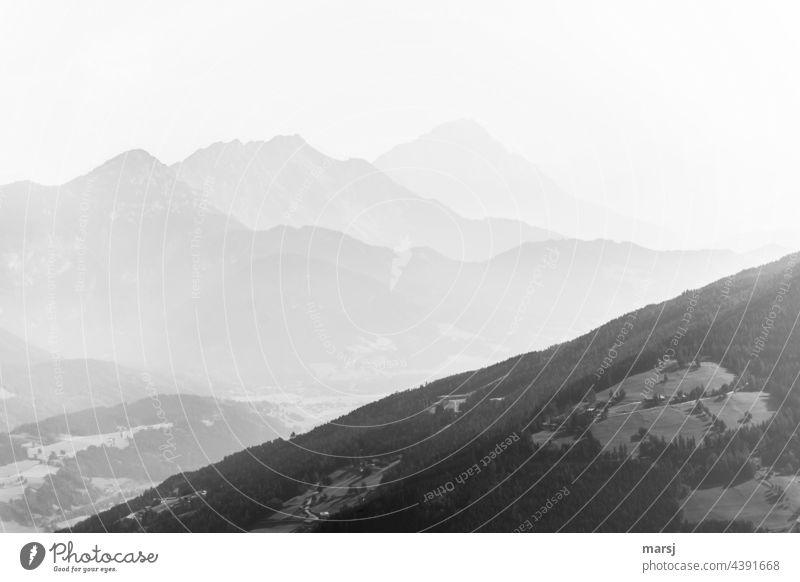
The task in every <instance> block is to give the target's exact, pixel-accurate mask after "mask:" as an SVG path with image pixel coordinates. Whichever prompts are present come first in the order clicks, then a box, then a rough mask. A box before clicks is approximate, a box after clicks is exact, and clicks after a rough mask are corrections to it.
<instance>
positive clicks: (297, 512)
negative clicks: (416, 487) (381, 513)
mask: <svg viewBox="0 0 800 582" xmlns="http://www.w3.org/2000/svg"><path fill="white" fill-rule="evenodd" d="M399 462H400V461H399V460H396V461H393V462H392V463H389V464H388V465H386V466H383V467H379V466H376V465H370V467H371V468H372V469H373V470H372V471H371V472H370V473H369V474H367V475H363V474H362V473H361V472H359V471H357V470H354V469H352V468H348V469H337V470H336V471H333V472H332V473H331V474H330V475H328V478H329V479H330V481H331V482H330V485H327V486H322V485H319V486H316V487H309V488H308V489H307V490H306V491H305V492H303V493H301V494H300V495H296V496H295V497H292V498H291V499H288V500H287V501H285V502H283V504H282V506H281V507H280V508H277V511H276V512H275V513H273V514H272V515H270V516H269V517H268V518H266V519H264V520H263V521H261V522H259V523H258V524H257V525H256V526H255V527H254V528H253V530H252V531H253V532H258V533H287V532H293V531H297V530H300V529H302V528H303V527H304V526H306V525H309V524H312V523H313V522H314V521H317V520H319V519H321V518H322V519H324V518H325V517H327V516H328V515H333V514H334V513H335V512H337V511H340V510H342V509H344V508H345V507H347V506H350V505H355V504H357V503H359V502H360V501H362V500H363V499H364V496H365V495H366V494H367V492H368V491H369V490H371V489H373V488H375V487H377V486H378V485H379V484H380V483H381V481H382V480H383V476H384V474H385V473H386V471H388V470H389V469H391V468H392V467H394V466H395V465H397V463H399Z"/></svg>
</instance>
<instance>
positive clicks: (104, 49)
mask: <svg viewBox="0 0 800 582" xmlns="http://www.w3.org/2000/svg"><path fill="white" fill-rule="evenodd" d="M14 4H16V5H14ZM791 7H792V4H791V3H787V4H783V5H782V4H773V3H764V2H757V3H756V2H752V3H749V4H747V5H745V4H740V3H735V2H718V3H712V2H703V3H698V2H685V3H683V2H659V3H651V2H643V1H641V0H636V1H632V2H626V3H620V2H594V3H589V2H537V3H522V2H516V3H513V4H512V3H509V4H503V3H497V2H492V3H487V2H474V3H468V2H463V1H457V2H438V3H436V2H431V1H430V0H426V1H422V2H416V1H409V0H403V1H401V2H392V3H387V2H375V1H364V2H272V3H270V4H269V5H268V6H267V7H262V6H260V3H252V4H250V3H237V2H230V1H225V2H215V3H203V2H186V3H177V2H171V3H165V2H153V3H149V2H144V1H142V0H137V1H136V2H113V3H111V2H96V3H95V2H76V1H70V2H31V1H24V2H18V3H11V2H4V3H3V4H2V7H0V79H2V91H0V112H2V113H0V116H1V117H0V127H1V128H2V129H1V130H0V160H2V164H0V182H8V181H12V180H16V179H22V178H33V179H35V180H37V181H41V182H44V183H57V182H59V181H63V180H65V179H67V178H70V177H73V176H75V175H77V174H80V173H83V172H86V171H88V170H89V169H91V168H92V167H94V166H96V165H98V164H99V163H101V162H103V161H104V160H106V159H108V158H110V157H112V156H114V155H116V154H117V153H119V152H121V151H123V150H126V149H131V148H135V147H141V148H144V149H147V150H148V151H150V152H151V153H153V154H154V155H156V156H157V157H159V158H160V159H162V160H164V161H166V162H174V161H176V160H178V159H180V158H181V157H183V156H185V155H186V154H188V153H190V152H191V151H193V150H194V149H196V148H198V147H200V146H204V145H207V144H208V143H211V142H213V141H218V140H228V139H233V138H240V139H243V140H248V139H265V138H269V137H271V136H273V135H275V134H279V133H300V134H302V135H303V136H304V137H305V138H306V139H307V140H308V141H309V142H311V143H312V145H315V146H317V147H319V148H320V149H323V150H324V151H326V152H328V153H330V154H334V155H339V156H343V157H350V156H359V157H366V158H368V159H372V158H374V157H375V156H377V155H378V154H380V153H382V152H383V151H384V150H385V149H387V148H388V147H390V146H391V145H393V144H394V143H396V142H398V141H404V140H408V139H411V138H413V137H415V136H417V135H418V134H421V133H423V132H425V131H426V130H428V129H429V128H430V127H432V126H433V125H436V124H437V123H440V122H443V121H447V120H450V119H454V118H462V117H468V118H473V119H475V120H477V121H478V122H480V123H482V124H483V125H484V126H485V127H486V128H487V129H488V130H489V131H490V132H491V133H492V134H493V135H495V136H496V137H497V138H498V139H500V140H501V141H502V142H504V143H505V144H506V145H508V146H509V147H510V148H511V149H513V150H515V151H517V152H519V153H522V154H523V155H525V156H526V157H528V158H529V159H531V160H532V161H534V162H536V163H538V164H539V165H540V166H541V167H542V168H543V169H544V170H545V171H547V172H548V173H549V174H550V175H551V176H552V177H553V178H554V179H556V180H557V181H558V182H560V183H561V184H562V185H563V186H564V187H565V188H566V189H567V190H570V191H571V192H573V193H574V194H575V195H577V196H579V197H584V198H592V199H595V200H598V201H605V203H606V204H607V205H608V206H610V207H612V208H614V209H616V210H617V211H620V212H624V213H627V214H629V215H632V216H637V217H640V218H647V219H648V220H651V221H654V220H655V221H658V220H661V219H663V220H667V221H671V222H673V223H675V224H676V225H678V226H679V230H682V231H683V232H685V237H686V238H685V240H682V241H680V244H678V242H677V241H676V244H675V245H674V246H675V247H685V246H703V245H709V244H713V243H715V242H718V241H720V240H727V239H730V240H733V241H734V242H736V241H740V240H744V238H746V237H742V236H741V234H740V233H741V232H742V231H746V230H749V231H759V230H768V229H772V228H774V227H787V228H788V227H791V225H792V223H793V222H794V221H796V218H795V216H794V215H793V212H791V210H793V208H795V207H796V206H797V203H796V202H795V200H796V198H797V195H798V184H799V183H800V171H799V169H800V163H798V162H800V148H799V147H798V140H800V99H799V98H800V75H798V74H797V58H798V55H800V35H798V34H797V25H798V16H800V14H798V13H797V12H796V11H792V9H791ZM727 233H730V235H728V234H727ZM787 236H788V237H789V239H791V241H789V239H786V240H782V239H776V240H779V241H780V242H783V243H784V244H786V242H787V241H789V242H792V243H795V242H796V243H798V247H800V236H798V237H797V238H792V237H795V235H794V234H793V232H792V233H791V234H790V235H787ZM747 240H750V239H747ZM769 242H771V240H770V239H769V238H765V239H763V243H765V244H766V243H769ZM731 244H733V243H731Z"/></svg>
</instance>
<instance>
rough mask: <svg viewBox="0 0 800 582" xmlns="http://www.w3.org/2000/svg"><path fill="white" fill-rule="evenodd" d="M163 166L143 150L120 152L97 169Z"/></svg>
mask: <svg viewBox="0 0 800 582" xmlns="http://www.w3.org/2000/svg"><path fill="white" fill-rule="evenodd" d="M148 165H149V166H164V164H163V163H162V162H161V161H160V160H159V159H158V158H156V157H155V156H154V155H153V154H151V153H150V152H148V151H146V150H143V149H132V150H128V151H127V152H122V153H121V154H118V155H116V156H114V157H113V158H111V159H110V160H108V161H107V162H105V163H104V164H102V165H101V166H100V167H99V168H98V169H103V168H118V167H120V168H122V167H141V166H148Z"/></svg>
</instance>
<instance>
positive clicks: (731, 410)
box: [591, 392, 772, 450]
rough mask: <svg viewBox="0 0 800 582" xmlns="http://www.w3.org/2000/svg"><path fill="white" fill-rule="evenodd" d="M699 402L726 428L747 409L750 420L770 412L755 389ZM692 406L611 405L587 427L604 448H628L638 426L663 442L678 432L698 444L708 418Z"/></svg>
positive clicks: (757, 420)
mask: <svg viewBox="0 0 800 582" xmlns="http://www.w3.org/2000/svg"><path fill="white" fill-rule="evenodd" d="M702 402H703V405H704V406H705V407H706V408H708V409H709V411H711V412H712V413H713V414H715V415H716V416H717V418H719V419H720V420H722V421H723V422H724V423H725V425H726V426H727V427H728V428H736V427H737V426H739V424H740V423H741V421H742V420H743V419H744V416H745V414H746V413H747V412H748V411H749V412H750V413H751V414H752V419H751V420H750V422H751V423H752V424H759V423H761V422H763V421H765V420H769V418H770V417H771V416H772V412H771V411H770V410H769V408H768V406H767V404H768V402H769V396H768V395H766V394H762V393H758V392H736V393H733V394H727V395H725V396H723V397H721V398H720V397H707V398H703V399H702ZM693 408H694V401H693V400H692V401H689V402H682V403H681V404H668V405H664V406H655V407H653V408H645V409H640V410H634V411H633V412H616V411H615V410H614V408H613V407H612V408H611V412H610V413H609V416H608V418H607V419H605V420H602V421H596V422H595V423H594V424H593V425H592V428H591V430H592V434H593V435H594V436H595V437H596V438H597V440H599V441H600V442H601V443H602V444H603V445H605V446H606V447H607V448H615V447H618V446H619V445H625V446H626V447H628V450H631V449H632V448H633V447H634V446H636V445H637V443H638V440H639V438H638V436H637V435H638V433H639V430H640V428H644V429H645V430H646V431H647V434H648V435H651V436H654V437H657V438H663V439H664V440H666V441H667V442H669V441H670V440H672V439H673V438H674V437H675V436H677V435H678V434H680V435H681V436H682V437H684V438H693V439H694V440H695V442H696V443H698V444H699V443H700V441H702V440H703V438H705V437H706V436H707V435H708V434H710V433H709V431H710V430H711V425H712V420H711V417H710V416H708V415H706V414H700V415H698V414H692V409H693Z"/></svg>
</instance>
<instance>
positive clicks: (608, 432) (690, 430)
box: [534, 362, 773, 452]
mask: <svg viewBox="0 0 800 582" xmlns="http://www.w3.org/2000/svg"><path fill="white" fill-rule="evenodd" d="M648 377H652V372H650V371H648V372H642V373H640V374H634V375H632V376H630V377H628V378H626V379H625V380H624V381H622V382H620V383H618V384H616V385H614V386H612V387H611V388H607V389H606V390H602V391H600V392H598V393H597V395H596V400H597V401H598V402H606V401H608V400H609V398H611V395H612V394H615V393H617V391H618V390H624V391H625V397H624V398H622V399H621V400H619V401H617V402H615V403H614V404H612V405H610V406H609V407H608V414H607V416H606V417H605V418H603V417H601V416H599V415H597V413H595V414H596V415H595V416H594V418H593V420H592V424H591V427H590V430H591V432H592V435H593V436H594V437H595V438H597V440H598V441H600V443H601V444H603V445H604V447H605V448H607V449H613V448H617V447H619V446H624V447H626V448H627V449H628V451H629V452H634V451H635V449H636V448H637V447H638V445H639V442H640V441H641V437H640V434H641V432H642V430H644V431H646V434H647V435H649V436H654V437H656V438H663V439H664V440H666V441H667V442H669V441H670V440H672V439H673V438H675V437H676V436H677V435H680V436H682V437H684V438H693V439H694V440H695V442H696V443H697V444H699V443H700V442H701V441H702V440H703V439H704V438H705V437H706V436H707V435H708V434H710V431H711V428H712V424H713V419H712V417H711V416H710V415H708V414H705V413H696V412H692V411H693V409H694V407H695V401H694V400H688V401H685V402H680V403H677V404H668V402H669V400H670V399H671V398H673V397H675V396H676V395H678V392H683V393H684V394H688V393H689V392H691V391H692V390H694V389H696V388H698V387H700V388H702V389H703V390H704V391H705V392H706V393H707V394H710V393H711V392H713V391H715V390H718V389H719V388H720V387H722V386H723V385H725V384H728V385H729V386H730V385H732V384H733V382H734V380H735V376H734V375H733V374H731V373H730V372H728V371H727V370H725V369H724V368H722V367H721V366H719V365H718V364H715V363H713V362H703V363H701V364H700V366H699V367H697V368H695V369H690V368H688V367H684V368H680V369H673V370H671V371H669V372H667V377H666V381H665V382H661V383H659V384H658V385H657V387H656V389H655V390H654V391H652V393H655V394H661V395H663V396H664V398H665V400H664V401H663V402H661V403H658V404H655V405H653V404H652V403H651V404H649V405H648V404H646V403H645V402H644V400H645V397H646V396H647V394H648V392H647V390H646V384H645V380H646V379H647V378H648ZM701 400H702V402H703V405H704V406H705V407H706V408H707V409H708V411H709V412H711V413H712V414H714V415H716V416H717V418H718V419H719V420H722V421H723V422H724V423H725V425H726V427H727V428H736V427H737V426H739V425H740V424H741V423H742V422H744V421H745V415H746V414H747V413H748V412H749V413H750V414H751V418H750V420H749V422H750V423H753V424H758V423H761V422H763V421H765V420H769V419H770V418H771V416H772V414H773V411H771V410H770V408H769V406H768V405H769V396H768V395H767V394H763V393H757V392H735V393H730V392H729V393H727V394H722V395H716V396H704V397H702V399H701ZM574 436H575V435H570V434H565V433H563V432H561V433H559V432H554V431H541V432H539V433H537V434H536V435H534V441H536V442H539V443H543V442H548V443H550V444H553V445H556V446H560V445H562V444H569V443H571V442H573V440H574Z"/></svg>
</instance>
